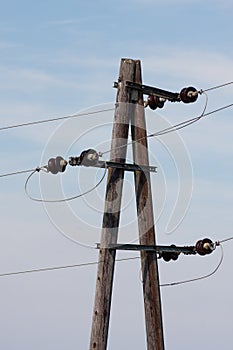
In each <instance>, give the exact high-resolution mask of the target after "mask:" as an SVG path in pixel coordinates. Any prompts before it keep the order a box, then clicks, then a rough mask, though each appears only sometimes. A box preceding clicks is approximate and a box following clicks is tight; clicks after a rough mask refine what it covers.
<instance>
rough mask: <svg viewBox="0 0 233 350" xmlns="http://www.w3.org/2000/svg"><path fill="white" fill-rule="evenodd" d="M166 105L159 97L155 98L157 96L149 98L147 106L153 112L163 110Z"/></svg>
mask: <svg viewBox="0 0 233 350" xmlns="http://www.w3.org/2000/svg"><path fill="white" fill-rule="evenodd" d="M164 103H165V100H164V99H162V98H160V97H158V96H155V95H149V96H148V99H147V104H148V106H149V107H150V108H151V109H153V110H155V109H156V108H163V106H164Z"/></svg>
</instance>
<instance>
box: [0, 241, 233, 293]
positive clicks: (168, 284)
mask: <svg viewBox="0 0 233 350" xmlns="http://www.w3.org/2000/svg"><path fill="white" fill-rule="evenodd" d="M230 240H233V236H232V237H228V238H225V239H222V240H218V241H217V242H215V245H216V246H220V248H221V256H220V260H219V262H218V264H217V266H216V267H215V268H214V270H213V271H212V272H210V273H208V274H206V275H204V276H200V277H196V278H192V279H188V280H183V281H177V282H171V283H162V284H160V287H168V286H175V285H179V284H185V283H190V282H195V281H199V280H202V279H205V278H208V277H211V276H212V275H214V274H215V273H216V272H217V271H218V269H219V268H220V266H221V264H222V262H223V247H222V245H221V243H224V242H227V241H230ZM138 259H140V256H136V257H126V258H119V259H115V261H116V262H121V261H127V260H138ZM101 262H102V263H103V262H104V261H101V260H100V261H93V262H86V263H79V264H72V265H62V266H52V267H42V268H38V269H30V270H21V271H13V272H4V273H0V277H5V276H13V275H22V274H29V273H35V272H46V271H56V270H64V269H71V268H76V267H77V268H78V267H85V266H92V265H98V264H99V263H101Z"/></svg>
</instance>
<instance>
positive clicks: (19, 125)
mask: <svg viewBox="0 0 233 350" xmlns="http://www.w3.org/2000/svg"><path fill="white" fill-rule="evenodd" d="M231 84H233V81H230V82H227V83H224V84H220V85H216V86H213V87H210V88H208V89H205V90H200V91H201V92H202V93H203V92H207V91H211V90H215V89H219V88H222V87H225V86H228V85H231ZM113 110H114V108H106V109H102V110H98V111H93V112H83V113H77V114H73V115H67V116H63V117H54V118H49V119H41V120H36V121H31V122H25V123H20V124H14V125H8V126H3V127H0V131H3V130H8V129H15V128H20V127H24V126H32V125H38V124H43V123H50V122H55V121H59V120H64V119H72V118H77V117H81V116H85V115H92V114H98V113H104V112H109V111H113Z"/></svg>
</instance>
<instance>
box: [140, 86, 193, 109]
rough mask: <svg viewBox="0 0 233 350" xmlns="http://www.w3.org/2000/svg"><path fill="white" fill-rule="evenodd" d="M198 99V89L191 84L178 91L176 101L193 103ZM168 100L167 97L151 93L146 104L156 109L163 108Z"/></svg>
mask: <svg viewBox="0 0 233 350" xmlns="http://www.w3.org/2000/svg"><path fill="white" fill-rule="evenodd" d="M197 99H198V91H197V89H196V88H195V87H193V86H189V87H185V88H183V89H182V90H181V91H180V93H177V99H176V100H174V101H178V102H179V101H181V102H183V103H192V102H195V101H196V100H197ZM170 101H171V100H170ZM165 102H166V98H162V97H159V96H156V95H149V96H148V98H147V102H146V106H149V107H150V108H151V109H153V110H155V109H157V108H163V107H164V104H165Z"/></svg>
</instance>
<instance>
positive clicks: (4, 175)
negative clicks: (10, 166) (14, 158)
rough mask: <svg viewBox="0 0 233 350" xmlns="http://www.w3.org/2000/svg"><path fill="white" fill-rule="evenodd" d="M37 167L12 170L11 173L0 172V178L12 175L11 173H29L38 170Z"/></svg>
mask: <svg viewBox="0 0 233 350" xmlns="http://www.w3.org/2000/svg"><path fill="white" fill-rule="evenodd" d="M37 169H39V168H36V169H28V170H20V171H14V172H12V173H6V174H0V178H1V177H7V176H12V175H21V174H26V173H31V172H33V171H38V170H37Z"/></svg>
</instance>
